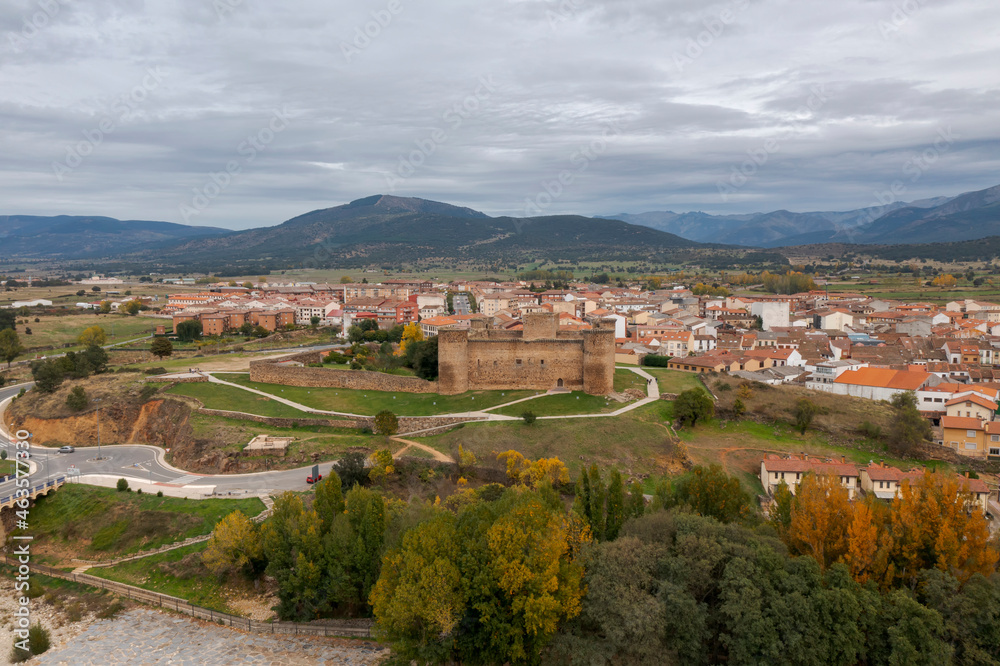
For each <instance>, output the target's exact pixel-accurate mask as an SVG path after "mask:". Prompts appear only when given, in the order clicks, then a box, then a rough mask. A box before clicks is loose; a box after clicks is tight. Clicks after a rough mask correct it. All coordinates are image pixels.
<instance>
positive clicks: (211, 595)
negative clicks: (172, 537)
mask: <svg viewBox="0 0 1000 666" xmlns="http://www.w3.org/2000/svg"><path fill="white" fill-rule="evenodd" d="M206 546H207V543H196V544H194V545H192V546H185V547H184V548H178V549H176V550H168V551H167V552H165V553H158V554H156V555H150V556H149V557H144V558H142V559H141V560H133V561H132V562H124V563H122V564H116V565H115V566H113V567H101V568H98V569H90V570H89V571H88V572H87V573H89V574H92V575H94V576H98V577H99V578H105V579H107V580H114V581H118V582H119V583H126V584H128V585H135V586H136V587H141V588H143V589H144V590H151V591H153V592H159V593H160V594H168V595H170V596H173V597H180V598H181V599H186V600H188V601H190V602H191V603H192V604H195V605H196V606H202V607H204V608H210V609H211V610H216V611H221V612H223V613H230V614H233V615H239V613H237V612H235V611H234V610H233V609H232V608H230V607H229V604H228V603H227V601H226V588H225V587H224V586H223V584H222V583H220V582H219V579H218V578H217V577H216V576H213V575H211V574H210V573H209V571H208V570H207V569H206V568H205V567H204V565H202V563H201V558H200V554H201V552H202V551H204V550H205V548H206Z"/></svg>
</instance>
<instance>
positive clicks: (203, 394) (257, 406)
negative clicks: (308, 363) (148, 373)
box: [165, 382, 322, 419]
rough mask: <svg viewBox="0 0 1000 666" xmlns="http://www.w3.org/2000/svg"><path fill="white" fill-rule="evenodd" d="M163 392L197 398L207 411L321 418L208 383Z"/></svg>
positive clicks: (243, 392)
mask: <svg viewBox="0 0 1000 666" xmlns="http://www.w3.org/2000/svg"><path fill="white" fill-rule="evenodd" d="M165 392H166V393H173V394H174V395H184V396H188V397H190V398H197V399H198V400H200V401H201V403H202V404H203V405H205V407H207V408H208V409H224V410H229V411H232V412H245V413H247V414H259V415H260V416H274V417H279V418H290V419H295V418H322V415H317V414H309V413H308V412H303V411H301V410H298V409H295V408H294V407H289V406H288V405H285V404H282V403H280V402H278V401H277V400H272V399H270V398H265V397H264V396H261V395H257V394H256V393H251V392H250V391H244V390H243V389H238V388H235V387H232V386H225V385H221V384H211V383H208V382H204V383H201V382H198V383H191V384H177V385H175V386H172V387H170V388H169V389H168V390H167V391H165Z"/></svg>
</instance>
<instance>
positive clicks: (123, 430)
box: [7, 400, 192, 448]
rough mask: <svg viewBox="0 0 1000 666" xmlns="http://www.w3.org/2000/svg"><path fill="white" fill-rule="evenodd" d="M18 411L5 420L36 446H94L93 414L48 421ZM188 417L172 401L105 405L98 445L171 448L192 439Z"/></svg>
mask: <svg viewBox="0 0 1000 666" xmlns="http://www.w3.org/2000/svg"><path fill="white" fill-rule="evenodd" d="M20 407H21V405H18V404H17V403H15V405H14V406H12V408H11V409H9V410H8V412H7V416H8V418H10V419H11V422H12V423H13V424H14V427H15V428H16V429H18V430H20V429H24V430H27V431H28V432H30V433H31V434H32V439H33V441H34V443H36V444H40V445H43V446H53V445H62V444H72V445H74V446H96V445H97V427H98V418H97V412H96V411H90V412H87V413H86V414H81V415H79V416H66V417H63V418H50V419H48V418H40V417H37V416H33V415H31V413H30V412H29V411H27V410H26V409H22V408H20ZM190 415H191V408H190V407H188V406H187V405H185V404H183V403H181V402H177V401H174V400H150V401H149V402H146V403H140V402H128V401H117V402H107V403H105V404H104V405H102V407H101V414H100V428H101V441H102V442H103V443H105V444H153V445H156V446H162V447H164V448H172V447H175V446H177V445H179V444H181V443H183V442H185V441H187V440H190V439H191V437H192V431H191V425H190V423H189V417H190Z"/></svg>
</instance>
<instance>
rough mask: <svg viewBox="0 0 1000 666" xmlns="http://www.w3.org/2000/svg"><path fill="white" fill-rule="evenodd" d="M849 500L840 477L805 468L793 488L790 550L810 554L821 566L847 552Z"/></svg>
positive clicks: (827, 565) (832, 561)
mask: <svg viewBox="0 0 1000 666" xmlns="http://www.w3.org/2000/svg"><path fill="white" fill-rule="evenodd" d="M851 514H852V511H851V504H850V499H849V497H848V493H847V489H846V488H844V486H843V485H841V483H840V478H839V477H836V476H832V475H828V474H814V473H812V472H806V473H805V474H803V475H802V480H801V481H800V482H799V484H798V487H797V488H796V490H795V499H794V500H793V502H792V512H791V522H790V524H789V529H788V537H787V538H788V543H789V547H790V548H792V550H793V551H795V552H797V553H799V554H801V555H811V556H812V557H813V558H815V559H816V561H817V562H819V564H820V566H821V567H823V568H824V569H825V568H827V567H829V566H830V565H831V564H833V563H834V562H836V561H838V560H839V559H840V558H841V557H843V556H844V554H845V553H847V531H848V527H849V526H850V524H851Z"/></svg>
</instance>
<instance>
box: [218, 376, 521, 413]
mask: <svg viewBox="0 0 1000 666" xmlns="http://www.w3.org/2000/svg"><path fill="white" fill-rule="evenodd" d="M218 376H219V378H220V379H224V380H226V381H229V382H232V383H234V384H240V385H241V386H249V387H252V388H255V389H258V390H260V391H265V392H267V393H271V394H273V395H278V396H281V397H282V398H288V399H289V400H293V401H295V402H297V403H299V404H302V405H306V406H308V407H313V408H314V409H324V410H327V411H332V412H346V413H348V414H363V415H368V416H373V415H375V414H377V413H378V412H380V411H382V410H383V409H388V410H390V411H392V412H394V413H396V414H397V415H399V416H431V415H435V414H452V413H456V412H469V411H477V410H481V409H486V408H488V407H495V406H497V405H502V404H503V403H505V402H510V401H512V400H518V399H520V398H526V397H528V396H531V395H536V394H537V391H469V392H468V393H463V394H461V395H438V394H436V393H402V392H400V393H391V392H387V391H357V390H353V389H338V388H307V387H299V386H281V385H279V384H260V383H257V382H251V381H250V376H249V375H247V374H236V373H233V374H229V373H227V374H219V375H218ZM520 411H523V409H522V410H519V412H518V413H520Z"/></svg>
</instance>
